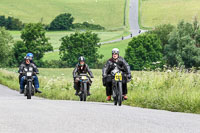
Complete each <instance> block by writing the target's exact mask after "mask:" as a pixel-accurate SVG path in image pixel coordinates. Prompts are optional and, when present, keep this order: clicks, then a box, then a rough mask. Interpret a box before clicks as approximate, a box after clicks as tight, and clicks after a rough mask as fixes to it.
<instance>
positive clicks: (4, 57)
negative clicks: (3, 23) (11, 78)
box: [0, 27, 13, 66]
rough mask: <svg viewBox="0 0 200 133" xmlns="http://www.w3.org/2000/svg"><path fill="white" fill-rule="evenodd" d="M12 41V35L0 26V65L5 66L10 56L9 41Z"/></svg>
mask: <svg viewBox="0 0 200 133" xmlns="http://www.w3.org/2000/svg"><path fill="white" fill-rule="evenodd" d="M12 42H13V38H12V36H11V35H10V34H9V33H8V32H7V31H6V30H5V28H1V27H0V65H1V66H5V65H7V63H8V60H9V57H10V56H11V54H10V52H11V43H12Z"/></svg>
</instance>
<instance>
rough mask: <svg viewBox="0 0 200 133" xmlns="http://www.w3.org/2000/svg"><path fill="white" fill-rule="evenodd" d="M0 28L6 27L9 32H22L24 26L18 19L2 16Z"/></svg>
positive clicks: (0, 17)
mask: <svg viewBox="0 0 200 133" xmlns="http://www.w3.org/2000/svg"><path fill="white" fill-rule="evenodd" d="M0 27H6V29H7V30H21V29H22V28H23V27H24V24H23V23H22V22H21V21H20V20H19V19H17V18H14V17H8V18H5V16H0Z"/></svg>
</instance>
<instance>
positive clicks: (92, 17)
mask: <svg viewBox="0 0 200 133" xmlns="http://www.w3.org/2000/svg"><path fill="white" fill-rule="evenodd" d="M0 3H1V4H0V15H6V16H13V17H16V18H19V19H20V20H22V21H23V22H25V23H29V22H34V23H36V22H41V21H42V22H43V23H46V24H48V23H50V22H51V21H52V20H53V19H54V18H55V17H56V16H57V15H59V14H60V13H71V14H72V15H73V16H74V17H75V22H84V21H88V22H89V23H94V24H100V25H102V26H104V27H105V28H107V29H116V28H122V27H123V22H124V20H123V19H124V5H125V0H45V1H41V0H31V1H30V0H1V2H0Z"/></svg>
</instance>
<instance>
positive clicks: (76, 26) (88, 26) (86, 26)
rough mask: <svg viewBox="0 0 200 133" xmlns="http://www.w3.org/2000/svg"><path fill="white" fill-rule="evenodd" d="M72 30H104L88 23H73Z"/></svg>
mask: <svg viewBox="0 0 200 133" xmlns="http://www.w3.org/2000/svg"><path fill="white" fill-rule="evenodd" d="M73 28H74V29H79V30H84V29H86V30H105V28H104V27H102V26H101V25H98V24H90V23H88V22H83V23H75V24H73Z"/></svg>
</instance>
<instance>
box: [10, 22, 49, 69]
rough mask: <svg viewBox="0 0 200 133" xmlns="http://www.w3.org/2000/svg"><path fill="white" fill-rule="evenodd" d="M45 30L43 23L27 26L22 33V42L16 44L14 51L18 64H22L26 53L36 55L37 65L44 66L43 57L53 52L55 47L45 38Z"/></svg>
mask: <svg viewBox="0 0 200 133" xmlns="http://www.w3.org/2000/svg"><path fill="white" fill-rule="evenodd" d="M45 32H46V31H45V29H44V27H43V25H42V24H41V23H37V24H32V23H30V24H27V25H26V26H25V28H24V29H23V30H22V32H21V39H22V41H18V42H16V43H15V44H14V47H13V51H14V55H15V58H16V61H17V63H20V62H21V61H22V59H23V57H24V56H25V55H26V53H29V52H31V53H33V54H34V61H35V62H36V63H37V65H39V66H40V65H41V64H42V60H41V59H42V57H43V56H44V54H45V52H48V51H52V50H53V47H52V46H51V44H50V43H49V42H48V40H49V38H47V37H46V36H45Z"/></svg>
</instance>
